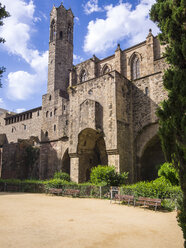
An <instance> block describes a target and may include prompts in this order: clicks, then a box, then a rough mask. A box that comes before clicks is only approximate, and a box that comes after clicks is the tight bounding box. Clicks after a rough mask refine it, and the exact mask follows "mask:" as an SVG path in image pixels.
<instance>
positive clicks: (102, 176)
mask: <svg viewBox="0 0 186 248" xmlns="http://www.w3.org/2000/svg"><path fill="white" fill-rule="evenodd" d="M127 178H128V172H123V173H121V174H119V173H117V172H116V171H115V167H114V166H103V165H98V166H97V167H94V168H92V170H91V174H90V180H91V183H93V184H95V185H100V186H105V185H108V186H111V185H112V186H120V185H122V184H124V183H125V180H126V179H127Z"/></svg>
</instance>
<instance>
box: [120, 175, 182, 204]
mask: <svg viewBox="0 0 186 248" xmlns="http://www.w3.org/2000/svg"><path fill="white" fill-rule="evenodd" d="M121 190H122V192H121V193H123V194H130V195H134V196H135V197H139V196H143V197H150V198H160V199H166V198H169V199H173V200H175V199H178V198H180V196H181V195H182V193H181V189H180V187H179V186H171V184H170V182H169V181H167V180H166V179H165V178H163V177H160V178H157V179H156V180H154V181H151V182H138V183H136V184H132V185H125V186H123V187H122V189H121Z"/></svg>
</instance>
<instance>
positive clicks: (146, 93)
mask: <svg viewBox="0 0 186 248" xmlns="http://www.w3.org/2000/svg"><path fill="white" fill-rule="evenodd" d="M145 95H146V96H148V95H149V88H148V87H146V88H145Z"/></svg>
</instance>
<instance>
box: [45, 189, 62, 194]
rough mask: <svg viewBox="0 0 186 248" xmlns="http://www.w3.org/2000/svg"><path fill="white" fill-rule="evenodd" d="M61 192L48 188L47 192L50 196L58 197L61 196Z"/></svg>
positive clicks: (60, 190)
mask: <svg viewBox="0 0 186 248" xmlns="http://www.w3.org/2000/svg"><path fill="white" fill-rule="evenodd" d="M62 192H63V190H62V189H56V188H50V189H49V190H48V193H49V194H52V195H60V194H62Z"/></svg>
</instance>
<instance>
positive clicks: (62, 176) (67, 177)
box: [54, 171, 70, 182]
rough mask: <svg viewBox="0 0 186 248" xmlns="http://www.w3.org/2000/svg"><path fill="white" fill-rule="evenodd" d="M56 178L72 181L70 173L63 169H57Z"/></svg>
mask: <svg viewBox="0 0 186 248" xmlns="http://www.w3.org/2000/svg"><path fill="white" fill-rule="evenodd" d="M54 179H61V180H64V181H67V182H70V175H69V174H68V173H65V172H62V171H57V172H55V174H54Z"/></svg>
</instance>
